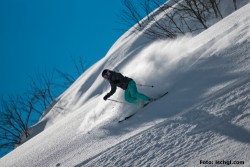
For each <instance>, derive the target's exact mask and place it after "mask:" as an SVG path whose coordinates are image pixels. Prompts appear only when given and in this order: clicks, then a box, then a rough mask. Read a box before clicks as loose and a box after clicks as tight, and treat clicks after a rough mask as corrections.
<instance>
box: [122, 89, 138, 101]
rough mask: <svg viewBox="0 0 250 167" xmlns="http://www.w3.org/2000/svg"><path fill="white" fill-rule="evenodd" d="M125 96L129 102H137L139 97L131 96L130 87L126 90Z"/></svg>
mask: <svg viewBox="0 0 250 167" xmlns="http://www.w3.org/2000/svg"><path fill="white" fill-rule="evenodd" d="M124 96H125V100H126V101H127V102H129V103H133V104H137V99H136V98H134V97H132V96H131V94H130V89H129V87H128V88H127V89H126V90H125V93H124Z"/></svg>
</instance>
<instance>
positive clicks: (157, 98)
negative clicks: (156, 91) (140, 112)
mask: <svg viewBox="0 0 250 167" xmlns="http://www.w3.org/2000/svg"><path fill="white" fill-rule="evenodd" d="M167 94H168V92H165V93H163V94H162V95H160V96H158V97H156V98H153V99H152V101H150V102H148V103H146V104H144V106H143V107H142V108H144V107H146V106H148V105H149V104H150V103H152V102H154V101H157V100H159V99H161V98H162V97H164V96H165V95H167ZM136 113H137V112H135V113H133V114H131V115H129V116H127V117H125V118H124V119H122V120H119V121H118V123H121V122H123V121H125V120H127V119H129V118H131V117H132V116H134V115H135V114H136Z"/></svg>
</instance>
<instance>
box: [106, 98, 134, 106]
mask: <svg viewBox="0 0 250 167" xmlns="http://www.w3.org/2000/svg"><path fill="white" fill-rule="evenodd" d="M107 100H109V101H113V102H116V103H121V104H128V105H130V104H129V103H125V102H122V101H118V100H113V99H107Z"/></svg>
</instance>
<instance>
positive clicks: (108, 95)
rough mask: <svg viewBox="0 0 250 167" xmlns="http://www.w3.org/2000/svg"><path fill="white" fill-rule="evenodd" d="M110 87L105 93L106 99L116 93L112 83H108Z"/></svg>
mask: <svg viewBox="0 0 250 167" xmlns="http://www.w3.org/2000/svg"><path fill="white" fill-rule="evenodd" d="M110 86H111V90H110V92H109V93H107V95H106V96H105V97H106V99H107V98H109V97H110V96H112V95H113V94H114V93H115V92H116V86H115V84H113V83H110Z"/></svg>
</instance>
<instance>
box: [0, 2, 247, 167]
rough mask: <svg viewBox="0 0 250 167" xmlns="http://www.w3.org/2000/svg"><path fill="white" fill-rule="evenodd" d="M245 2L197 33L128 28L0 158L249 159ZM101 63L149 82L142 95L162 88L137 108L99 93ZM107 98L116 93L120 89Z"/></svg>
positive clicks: (92, 162)
mask: <svg viewBox="0 0 250 167" xmlns="http://www.w3.org/2000/svg"><path fill="white" fill-rule="evenodd" d="M249 11H250V4H248V5H246V6H244V7H242V8H241V9H239V10H238V11H236V12H234V13H233V14H231V15H230V16H228V17H227V18H225V19H223V20H222V21H220V22H219V23H217V24H215V25H213V26H212V27H210V28H209V29H207V30H206V31H204V32H202V33H200V34H199V35H197V36H195V37H192V36H191V35H186V36H183V37H180V38H177V39H175V40H161V41H154V42H152V41H151V40H149V39H148V38H145V37H144V36H143V35H142V34H138V35H131V34H130V32H127V33H126V34H124V35H123V36H122V37H121V38H120V39H119V40H118V41H117V42H116V43H115V44H114V45H113V47H112V48H111V49H110V51H109V52H108V53H107V55H106V56H105V57H104V58H103V59H102V60H100V61H99V62H98V63H96V64H95V65H93V66H92V67H91V68H90V69H88V70H87V71H86V72H85V73H84V74H83V75H82V76H81V77H80V78H79V79H78V80H77V81H76V82H75V83H74V84H73V85H72V86H71V87H70V88H69V89H68V90H67V91H66V92H64V93H63V94H62V95H61V96H60V97H59V99H58V102H57V103H56V104H55V105H54V106H53V108H52V109H51V110H50V111H49V112H48V113H47V114H46V116H45V117H44V118H43V119H42V120H41V121H40V122H39V124H38V125H37V126H36V127H35V128H34V131H37V130H38V128H39V131H42V130H43V131H42V132H41V133H39V134H38V135H36V136H35V137H33V138H32V139H30V140H29V141H27V142H26V143H24V144H23V145H21V146H20V147H18V148H16V149H15V150H14V151H12V152H11V153H9V154H8V155H6V156H5V157H3V158H2V159H0V166H1V167H16V166H19V167H29V166H30V167H34V166H39V167H40V166H41V167H48V166H51V167H52V166H63V167H71V166H89V167H93V166H96V167H100V166H128V167H131V166H147V167H148V166H157V167H158V166H162V167H165V166H190V167H193V166H205V164H204V163H213V164H211V165H207V166H220V165H218V164H215V163H216V161H220V163H226V162H227V161H230V160H231V162H232V163H240V161H243V162H244V164H241V165H239V164H237V165H230V166H245V167H248V166H250V159H249V157H250V49H249V46H250V15H249ZM105 68H110V69H114V68H115V69H116V70H119V71H120V72H121V73H123V74H124V75H126V76H129V77H132V78H133V79H134V80H135V81H136V82H137V83H140V84H150V85H154V86H155V87H154V88H147V87H140V86H138V89H139V91H141V92H143V93H145V94H147V95H148V96H151V97H156V96H158V95H160V94H161V93H162V92H164V91H166V90H168V91H169V94H168V95H167V96H165V97H164V98H162V99H160V100H159V101H156V102H154V103H152V104H150V105H148V106H147V107H146V108H144V109H138V108H136V107H135V106H132V105H129V104H119V103H115V102H111V101H104V100H103V99H102V98H103V96H104V95H105V94H106V93H107V92H108V91H109V89H110V88H109V84H108V83H107V82H106V81H104V80H103V78H102V77H101V75H100V74H101V71H102V70H103V69H105ZM111 98H112V99H116V100H119V101H123V91H122V90H118V91H117V92H116V94H115V95H114V96H112V97H111ZM135 111H138V113H137V114H136V115H135V116H134V117H132V118H131V119H129V120H127V121H124V122H122V123H118V120H119V119H120V118H122V117H124V116H126V115H129V114H130V113H133V112H135ZM223 160H224V161H225V162H223ZM235 161H236V162H235ZM201 163H202V164H201ZM221 166H226V164H224V165H221Z"/></svg>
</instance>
